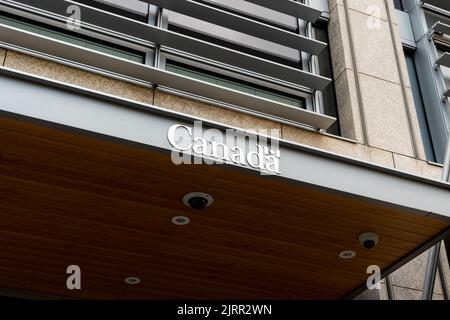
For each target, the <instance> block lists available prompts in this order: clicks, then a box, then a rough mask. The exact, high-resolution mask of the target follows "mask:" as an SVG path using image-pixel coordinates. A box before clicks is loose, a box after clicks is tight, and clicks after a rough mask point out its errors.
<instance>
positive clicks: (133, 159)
mask: <svg viewBox="0 0 450 320" xmlns="http://www.w3.org/2000/svg"><path fill="white" fill-rule="evenodd" d="M193 191H203V192H208V193H210V194H212V195H213V196H214V200H215V202H214V204H213V205H212V206H211V207H209V208H208V209H207V210H204V211H200V212H197V211H193V210H192V209H190V208H187V207H186V206H184V204H183V203H182V201H181V199H182V197H183V196H184V195H185V194H186V193H189V192H193ZM177 215H187V216H189V217H190V218H191V223H190V224H189V225H187V226H175V225H173V224H172V223H171V219H172V217H174V216H177ZM447 227H448V223H447V222H445V221H442V220H437V219H432V218H428V217H423V216H419V215H416V214H412V213H409V212H405V211H399V210H397V209H394V208H387V207H384V206H381V205H379V204H376V203H369V202H365V201H363V200H361V199H353V198H350V197H347V196H343V195H338V194H330V193H326V192H324V191H321V190H318V189H312V188H310V187H307V186H300V185H294V184H291V183H289V182H286V181H278V180H275V179H271V178H268V177H264V176H258V175H256V174H248V173H247V172H244V171H242V170H235V169H232V168H230V167H228V166H206V165H192V166H175V165H173V164H172V163H171V161H170V156H169V155H165V154H159V153H157V152H155V151H151V150H145V149H143V148H139V147H134V146H127V145H124V144H120V143H114V142H111V141H109V142H108V141H104V140H100V139H97V138H94V137H89V136H85V135H82V134H75V133H70V132H65V131H62V130H57V129H52V128H47V127H44V126H39V125H36V124H30V123H26V122H24V121H18V120H11V119H6V118H1V119H0V265H1V266H0V289H3V291H5V290H23V291H28V292H33V293H37V294H46V295H51V296H60V297H68V298H86V299H110V298H121V299H133V298H139V299H170V298H175V299H178V298H185V299H202V298H203V299H239V298H243V299H244V298H247V299H283V298H284V299H337V298H342V297H343V296H344V295H345V294H347V293H348V292H350V291H351V290H353V289H354V288H356V287H357V286H359V285H361V284H362V283H364V282H365V281H366V278H367V274H366V269H367V267H368V266H369V265H373V264H375V265H379V266H380V267H382V268H387V267H389V266H391V265H392V264H394V263H395V262H397V261H399V259H401V258H403V257H404V256H405V255H407V254H408V253H410V252H412V251H414V250H415V249H417V248H418V247H419V246H421V245H422V244H424V243H425V242H427V241H428V240H429V239H431V238H432V237H434V236H435V235H437V234H438V233H440V232H441V231H443V230H444V229H445V228H447ZM365 231H374V232H377V233H378V234H379V235H380V239H381V241H380V244H379V245H378V246H377V247H376V248H374V249H373V250H370V251H369V250H366V249H364V248H362V246H361V245H360V244H359V242H358V239H357V237H358V235H359V234H360V233H362V232H365ZM343 250H354V251H356V252H357V256H356V257H355V258H354V259H352V260H341V259H339V258H338V253H339V252H341V251H343ZM72 264H77V265H80V267H81V268H82V284H83V285H82V287H83V290H81V291H76V290H74V291H69V290H67V288H66V286H65V285H66V277H67V274H66V273H65V269H66V268H67V266H69V265H72ZM127 276H139V277H140V278H141V280H142V282H141V283H140V284H139V285H137V286H130V285H126V284H125V283H124V278H125V277H127Z"/></svg>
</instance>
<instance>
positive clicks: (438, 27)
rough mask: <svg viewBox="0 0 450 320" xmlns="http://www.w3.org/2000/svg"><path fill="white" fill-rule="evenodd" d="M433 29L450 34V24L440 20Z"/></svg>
mask: <svg viewBox="0 0 450 320" xmlns="http://www.w3.org/2000/svg"><path fill="white" fill-rule="evenodd" d="M431 29H432V30H433V31H434V32H435V33H442V34H448V35H450V25H448V24H445V23H442V22H440V21H438V22H436V23H435V24H434V25H433V26H432V27H431Z"/></svg>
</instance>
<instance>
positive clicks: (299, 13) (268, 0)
mask: <svg viewBox="0 0 450 320" xmlns="http://www.w3.org/2000/svg"><path fill="white" fill-rule="evenodd" d="M245 1H247V2H251V3H254V4H257V5H260V6H262V7H265V8H267V9H271V10H275V11H279V12H282V13H285V14H288V15H290V16H294V17H296V18H300V19H303V20H307V21H310V22H312V23H314V22H316V21H317V20H318V19H319V18H320V16H321V15H322V11H320V10H317V9H314V8H311V7H310V6H307V5H305V4H303V3H300V2H296V1H292V0H276V1H274V0H245Z"/></svg>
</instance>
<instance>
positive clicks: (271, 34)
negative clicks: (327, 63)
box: [143, 0, 327, 55]
mask: <svg viewBox="0 0 450 320" xmlns="http://www.w3.org/2000/svg"><path fill="white" fill-rule="evenodd" d="M143 1H145V2H148V3H151V4H154V5H157V6H160V7H163V8H165V9H168V10H171V11H175V12H178V13H181V14H184V15H188V16H191V17H193V18H196V19H200V20H203V21H207V22H210V23H213V24H217V25H220V26H222V27H225V28H229V29H232V30H235V31H239V32H242V33H246V34H248V35H252V36H255V37H258V38H261V39H264V40H268V41H272V42H274V43H278V44H281V45H284V46H287V47H290V48H294V49H298V50H300V51H304V52H308V53H312V54H314V55H318V54H320V53H321V52H322V51H323V50H324V49H325V48H326V47H327V44H326V43H324V42H320V41H317V40H314V39H311V38H307V37H304V36H301V35H298V34H295V33H293V32H289V31H285V30H283V29H280V28H276V27H272V26H270V25H268V24H265V23H261V22H258V21H255V20H252V19H248V18H245V17H242V16H240V15H237V14H233V13H230V12H227V11H225V10H221V9H217V8H215V7H213V6H209V5H206V4H202V3H199V2H196V1H192V0H143Z"/></svg>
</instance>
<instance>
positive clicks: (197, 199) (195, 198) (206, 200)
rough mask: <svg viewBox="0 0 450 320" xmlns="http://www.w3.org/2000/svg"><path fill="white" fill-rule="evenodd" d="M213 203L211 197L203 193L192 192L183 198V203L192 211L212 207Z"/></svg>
mask: <svg viewBox="0 0 450 320" xmlns="http://www.w3.org/2000/svg"><path fill="white" fill-rule="evenodd" d="M213 202H214V199H213V197H212V196H211V195H209V194H207V193H203V192H192V193H189V194H187V195H185V196H184V198H183V203H184V204H185V205H186V206H188V207H190V208H192V209H194V210H203V209H206V208H207V207H209V206H210V205H212V203H213Z"/></svg>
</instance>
